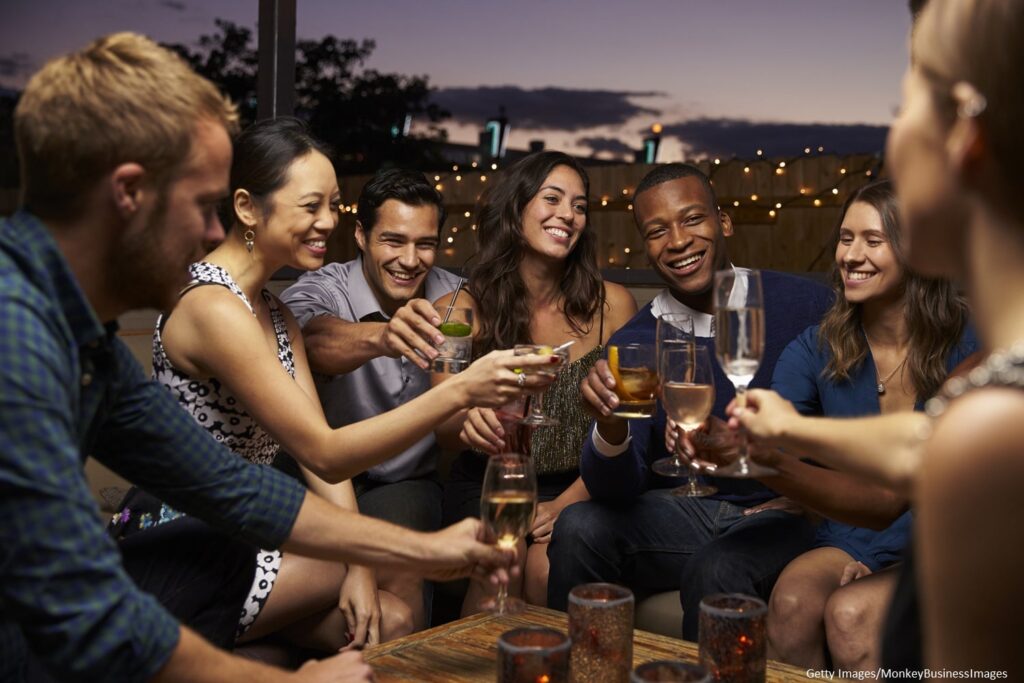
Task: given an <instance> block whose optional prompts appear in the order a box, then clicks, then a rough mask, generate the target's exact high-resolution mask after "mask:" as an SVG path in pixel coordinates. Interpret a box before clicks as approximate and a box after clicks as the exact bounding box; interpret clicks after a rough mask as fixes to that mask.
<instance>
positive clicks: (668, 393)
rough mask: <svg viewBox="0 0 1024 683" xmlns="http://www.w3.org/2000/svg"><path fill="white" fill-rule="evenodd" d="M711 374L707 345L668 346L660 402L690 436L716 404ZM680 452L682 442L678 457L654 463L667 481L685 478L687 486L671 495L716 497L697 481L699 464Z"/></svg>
mask: <svg viewBox="0 0 1024 683" xmlns="http://www.w3.org/2000/svg"><path fill="white" fill-rule="evenodd" d="M711 372H712V371H711V356H710V355H709V352H708V348H707V347H706V346H704V345H700V346H696V345H695V346H692V347H688V346H684V345H676V346H666V347H665V348H664V350H663V351H662V353H661V365H660V368H659V376H660V378H661V402H662V405H663V406H664V407H665V414H666V415H667V416H668V417H669V419H671V420H672V421H673V422H675V423H676V425H678V426H679V428H681V429H682V430H683V431H684V432H686V433H687V434H690V433H692V432H694V431H696V430H697V429H699V428H700V426H701V425H702V424H704V421H705V420H706V419H708V415H710V414H711V408H712V407H713V406H714V404H715V380H714V376H713V375H712V374H711ZM681 448H682V441H681V440H679V441H677V442H676V448H675V453H673V454H672V455H671V456H670V457H667V458H662V459H660V460H655V461H654V464H653V465H652V466H651V468H652V469H653V470H654V471H655V472H657V473H658V474H660V475H662V476H665V477H681V476H683V475H686V477H687V482H686V485H685V486H680V487H679V488H677V489H674V490H673V491H672V493H674V494H676V495H681V496H708V495H711V494H712V493H715V492H716V491H717V490H718V489H717V488H715V487H714V486H710V485H708V484H702V483H701V482H700V481H698V480H697V477H696V473H695V471H694V470H695V469H697V468H699V465H698V464H697V463H696V462H691V463H690V465H687V464H686V463H684V462H683V461H682V460H681V459H680V457H679V451H680V450H681Z"/></svg>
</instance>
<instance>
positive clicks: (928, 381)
mask: <svg viewBox="0 0 1024 683" xmlns="http://www.w3.org/2000/svg"><path fill="white" fill-rule="evenodd" d="M855 202H863V203H865V204H868V205H870V206H872V207H873V208H874V209H875V210H876V211H878V214H879V215H880V216H881V217H882V229H883V230H884V231H885V236H886V239H887V240H888V241H889V245H890V246H891V247H892V251H893V254H895V256H896V262H897V263H899V264H900V267H901V268H903V272H904V273H905V275H904V279H903V283H902V286H903V305H904V311H905V316H906V319H907V328H908V329H909V330H910V351H909V352H908V354H907V370H908V372H909V374H910V380H911V382H912V383H913V385H914V390H915V392H916V396H917V398H918V400H923V399H926V398H929V397H931V396H933V395H934V394H935V392H936V391H938V389H939V387H940V386H941V385H942V383H943V381H945V379H946V375H947V374H948V373H947V371H946V358H947V357H948V355H949V352H950V351H951V350H952V349H953V347H955V346H956V345H957V344H958V343H959V342H960V335H961V334H963V331H964V327H965V326H966V324H967V302H966V301H965V300H964V298H963V297H962V296H960V295H959V294H958V293H957V291H956V288H955V287H954V286H953V284H952V283H951V282H950V281H949V280H944V279H931V278H924V277H921V276H920V275H917V274H915V273H913V272H911V271H910V270H908V269H907V261H906V257H905V256H904V254H903V246H902V240H901V238H900V229H899V212H898V207H897V205H896V196H895V194H894V192H893V187H892V183H891V182H890V181H889V180H879V181H876V182H873V183H868V184H867V185H864V186H863V187H861V188H860V189H858V190H857V191H856V192H854V193H853V194H851V195H850V197H849V198H848V199H847V200H846V203H845V204H844V205H843V210H842V211H841V212H840V213H839V220H838V221H837V222H836V226H835V230H834V231H833V235H832V253H833V254H835V249H836V246H837V245H838V244H839V232H840V230H841V229H842V226H843V219H844V218H845V217H846V212H847V211H848V210H849V208H850V206H852V205H853V204H854V203H855ZM831 279H832V290H833V291H834V292H835V300H834V301H833V303H832V307H831V308H829V310H828V311H827V312H826V313H825V315H824V317H823V318H822V320H821V326H820V328H819V329H818V342H819V344H821V345H822V347H823V348H824V347H825V346H827V347H828V348H829V349H830V350H831V352H832V358H831V360H830V361H829V364H828V365H827V366H826V367H825V370H824V376H825V377H827V378H828V379H831V380H840V381H845V380H848V379H849V377H850V373H851V372H852V371H853V370H854V369H855V368H857V367H859V366H860V364H861V363H863V362H864V360H865V358H867V353H868V343H867V339H866V338H865V336H864V331H863V329H862V328H861V304H851V303H850V302H849V301H847V300H846V297H845V296H843V273H842V270H841V269H840V268H839V266H838V265H837V264H836V263H835V259H833V265H832V275H831Z"/></svg>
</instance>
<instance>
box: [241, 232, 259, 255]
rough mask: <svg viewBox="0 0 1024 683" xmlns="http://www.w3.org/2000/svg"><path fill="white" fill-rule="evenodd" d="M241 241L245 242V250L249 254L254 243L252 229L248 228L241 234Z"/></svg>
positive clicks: (254, 236) (254, 234)
mask: <svg viewBox="0 0 1024 683" xmlns="http://www.w3.org/2000/svg"><path fill="white" fill-rule="evenodd" d="M242 239H244V240H245V248H246V249H247V250H248V251H249V253H250V254H251V253H252V248H253V246H254V245H255V243H256V232H255V231H254V230H253V229H252V228H249V229H248V230H246V231H245V232H244V233H242Z"/></svg>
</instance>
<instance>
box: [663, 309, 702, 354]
mask: <svg viewBox="0 0 1024 683" xmlns="http://www.w3.org/2000/svg"><path fill="white" fill-rule="evenodd" d="M657 332H658V347H657V348H656V349H655V352H656V353H657V354H658V358H659V359H660V358H661V353H662V351H664V350H665V349H666V348H667V347H669V346H687V345H692V344H693V343H694V336H693V317H692V316H690V315H687V314H686V313H665V314H664V315H662V316H659V317H658V324H657Z"/></svg>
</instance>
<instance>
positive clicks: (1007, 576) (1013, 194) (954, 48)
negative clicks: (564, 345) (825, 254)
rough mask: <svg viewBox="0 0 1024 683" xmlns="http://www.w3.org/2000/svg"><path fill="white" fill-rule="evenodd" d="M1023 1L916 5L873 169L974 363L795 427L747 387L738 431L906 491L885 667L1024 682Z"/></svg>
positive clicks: (794, 419) (765, 395)
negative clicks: (950, 287)
mask: <svg viewBox="0 0 1024 683" xmlns="http://www.w3.org/2000/svg"><path fill="white" fill-rule="evenodd" d="M1022 68H1024V3H1021V2H1019V1H1008V0H956V1H954V0H929V2H928V3H927V5H926V6H925V8H924V9H923V11H922V12H921V15H920V18H919V19H918V22H917V25H916V27H915V29H914V33H913V36H912V40H911V64H910V69H909V70H908V72H907V74H906V76H905V78H904V81H903V105H902V108H901V110H900V113H899V115H898V116H897V118H896V121H895V122H894V123H893V126H892V130H891V131H890V133H889V140H888V143H887V150H886V162H887V164H888V167H889V170H890V172H891V174H892V177H893V180H894V183H895V185H896V190H897V194H898V196H899V199H900V208H901V212H902V216H903V221H902V225H903V237H904V239H905V243H906V246H907V262H908V264H909V265H910V266H911V267H912V268H913V269H914V270H916V271H917V272H919V273H922V274H925V275H929V276H935V277H950V278H959V279H960V280H961V281H962V283H963V284H964V286H965V288H966V292H967V295H968V298H969V299H970V301H971V308H972V313H973V320H974V322H975V325H976V327H977V330H978V337H979V339H980V341H981V344H982V348H983V350H984V353H985V354H986V355H985V357H984V358H983V359H982V360H981V361H980V363H979V365H978V366H977V367H976V368H974V369H973V370H971V371H970V372H969V373H968V374H967V376H966V377H955V378H952V379H950V380H949V381H948V382H947V383H946V385H945V386H944V387H943V389H942V391H940V393H939V395H938V397H937V398H935V399H932V400H930V401H929V402H928V403H927V404H926V406H925V410H926V413H927V416H923V415H920V414H914V413H902V414H894V415H887V416H882V417H880V418H871V419H868V420H848V421H844V420H825V419H810V418H801V417H800V416H798V415H796V414H795V413H794V411H793V410H792V407H791V406H789V405H788V404H787V403H786V402H784V401H782V400H780V399H779V398H778V397H777V396H776V395H774V394H772V393H770V392H751V393H752V394H753V395H752V396H750V399H752V401H751V403H750V407H749V409H746V410H736V409H735V408H734V415H735V416H736V418H737V420H738V421H739V422H741V423H742V424H743V426H744V427H745V428H746V429H747V430H748V431H749V432H750V433H751V434H752V435H753V436H754V437H755V438H757V439H758V440H760V441H761V442H762V443H765V444H773V445H782V446H785V447H787V448H790V449H793V450H795V451H798V452H803V453H808V454H814V457H817V458H818V459H819V460H822V461H827V462H828V463H829V464H831V465H834V466H836V467H840V468H846V469H848V470H850V471H855V472H857V473H860V474H862V475H865V476H871V477H875V478H876V479H878V480H881V481H885V482H887V483H888V484H890V485H892V486H894V487H897V488H900V489H902V490H905V491H913V494H914V500H913V502H914V510H915V518H914V536H913V544H912V551H911V552H909V553H908V554H907V556H906V558H905V561H904V566H903V571H902V572H901V575H900V582H899V584H898V585H897V589H896V592H895V595H894V598H893V603H892V606H891V609H890V612H889V616H888V618H887V623H886V631H885V634H884V635H883V640H882V642H883V648H882V664H883V666H884V667H887V668H896V669H910V670H917V671H920V670H921V669H923V668H925V667H927V668H929V669H930V670H932V671H937V670H942V669H947V670H950V671H965V670H970V669H974V670H976V671H980V672H984V673H985V674H986V677H996V676H999V677H1003V676H1005V677H1007V678H1008V679H1009V680H1016V679H1018V678H1020V677H1021V676H1022V675H1024V651H1022V650H1021V647H1020V643H1019V640H1020V639H1019V636H1018V634H1019V632H1020V629H1019V626H1018V624H1019V613H1020V609H1021V606H1022V605H1024V585H1022V583H1021V581H1020V576H1021V574H1022V573H1024V544H1021V543H1019V542H1018V539H1019V535H1020V533H1019V529H1018V526H1019V518H1020V516H1021V513H1022V512H1024V509H1022V503H1021V495H1020V491H1021V489H1022V488H1024V457H1022V451H1024V268H1021V263H1024V204H1021V202H1020V198H1021V196H1024V180H1022V176H1021V174H1020V172H1019V169H1018V166H1019V164H1020V160H1021V159H1022V158H1024V135H1021V132H1020V123H1019V122H1020V120H1021V117H1022V116H1024V91H1022V90H1021V88H1020V83H1021V79H1022V77H1024V74H1022Z"/></svg>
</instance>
